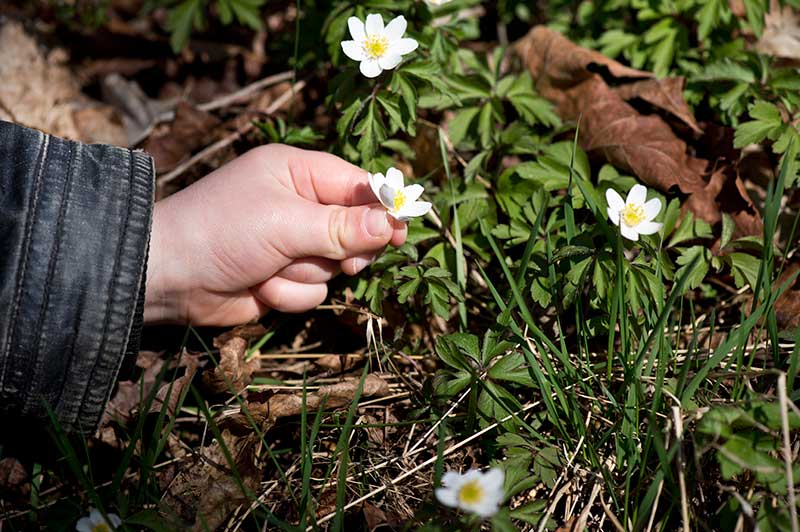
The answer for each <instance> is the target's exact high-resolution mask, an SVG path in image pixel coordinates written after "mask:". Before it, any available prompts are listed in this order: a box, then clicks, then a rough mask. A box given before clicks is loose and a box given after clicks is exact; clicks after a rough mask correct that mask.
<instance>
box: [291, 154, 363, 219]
mask: <svg viewBox="0 0 800 532" xmlns="http://www.w3.org/2000/svg"><path fill="white" fill-rule="evenodd" d="M286 148H288V149H287V153H286V156H287V159H286V163H287V167H288V169H289V173H290V175H291V177H292V182H293V184H294V187H295V190H296V191H297V193H298V194H299V195H301V196H303V197H304V198H306V199H308V200H311V201H316V202H318V203H322V204H324V205H342V206H345V207H350V206H353V205H366V204H369V203H377V202H378V198H376V197H375V194H374V193H373V192H372V189H371V188H370V186H369V179H368V177H367V176H368V173H367V171H366V170H363V169H361V168H359V167H358V166H355V165H353V164H350V163H348V162H347V161H345V160H344V159H341V158H339V157H337V156H335V155H333V154H330V153H324V152H319V151H310V150H301V149H298V148H289V147H288V146H287V147H286Z"/></svg>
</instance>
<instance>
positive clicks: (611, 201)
mask: <svg viewBox="0 0 800 532" xmlns="http://www.w3.org/2000/svg"><path fill="white" fill-rule="evenodd" d="M606 203H608V212H611V209H614V210H615V211H617V212H619V211H621V210H622V208H623V207H624V206H625V200H623V199H622V196H620V195H619V192H617V191H616V190H614V189H613V188H607V189H606ZM609 216H610V215H609Z"/></svg>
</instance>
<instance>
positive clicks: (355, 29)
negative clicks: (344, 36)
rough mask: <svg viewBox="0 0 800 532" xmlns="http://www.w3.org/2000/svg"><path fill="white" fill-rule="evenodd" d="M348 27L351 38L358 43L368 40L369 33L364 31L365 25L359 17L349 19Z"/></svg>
mask: <svg viewBox="0 0 800 532" xmlns="http://www.w3.org/2000/svg"><path fill="white" fill-rule="evenodd" d="M347 27H348V28H350V36H351V37H352V38H353V40H354V41H356V42H357V43H363V42H364V41H366V40H367V32H366V31H365V30H364V23H363V22H361V19H360V18H358V17H350V18H349V19H347Z"/></svg>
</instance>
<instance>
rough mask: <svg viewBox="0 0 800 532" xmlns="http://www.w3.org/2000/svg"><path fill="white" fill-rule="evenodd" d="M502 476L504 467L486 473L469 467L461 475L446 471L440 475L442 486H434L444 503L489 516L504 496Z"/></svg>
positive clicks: (493, 512) (503, 477)
mask: <svg viewBox="0 0 800 532" xmlns="http://www.w3.org/2000/svg"><path fill="white" fill-rule="evenodd" d="M504 480H505V474H504V473H503V470H502V469H500V468H497V467H493V468H492V469H490V470H489V471H487V472H486V473H482V472H481V471H478V470H477V469H470V470H469V471H467V472H466V473H464V474H463V475H462V474H461V473H458V472H456V471H448V472H447V473H445V474H444V475H443V476H442V487H441V488H437V489H436V498H437V499H439V502H440V503H442V504H444V505H445V506H450V507H451V508H461V509H462V510H465V511H467V512H472V513H474V514H478V515H479V516H481V517H491V516H493V515H494V514H496V513H497V510H498V509H499V508H500V504H501V503H502V502H503V499H505V493H504V492H503V481H504Z"/></svg>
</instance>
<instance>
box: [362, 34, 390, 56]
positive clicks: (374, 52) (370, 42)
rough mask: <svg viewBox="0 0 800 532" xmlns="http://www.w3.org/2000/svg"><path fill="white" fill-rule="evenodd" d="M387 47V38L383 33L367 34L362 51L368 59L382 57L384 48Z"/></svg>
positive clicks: (384, 51) (386, 48)
mask: <svg viewBox="0 0 800 532" xmlns="http://www.w3.org/2000/svg"><path fill="white" fill-rule="evenodd" d="M388 49H389V39H387V38H386V37H384V36H383V35H368V36H367V40H366V41H364V52H366V54H367V55H368V56H369V57H370V59H378V58H380V57H383V54H385V53H386V50H388Z"/></svg>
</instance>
